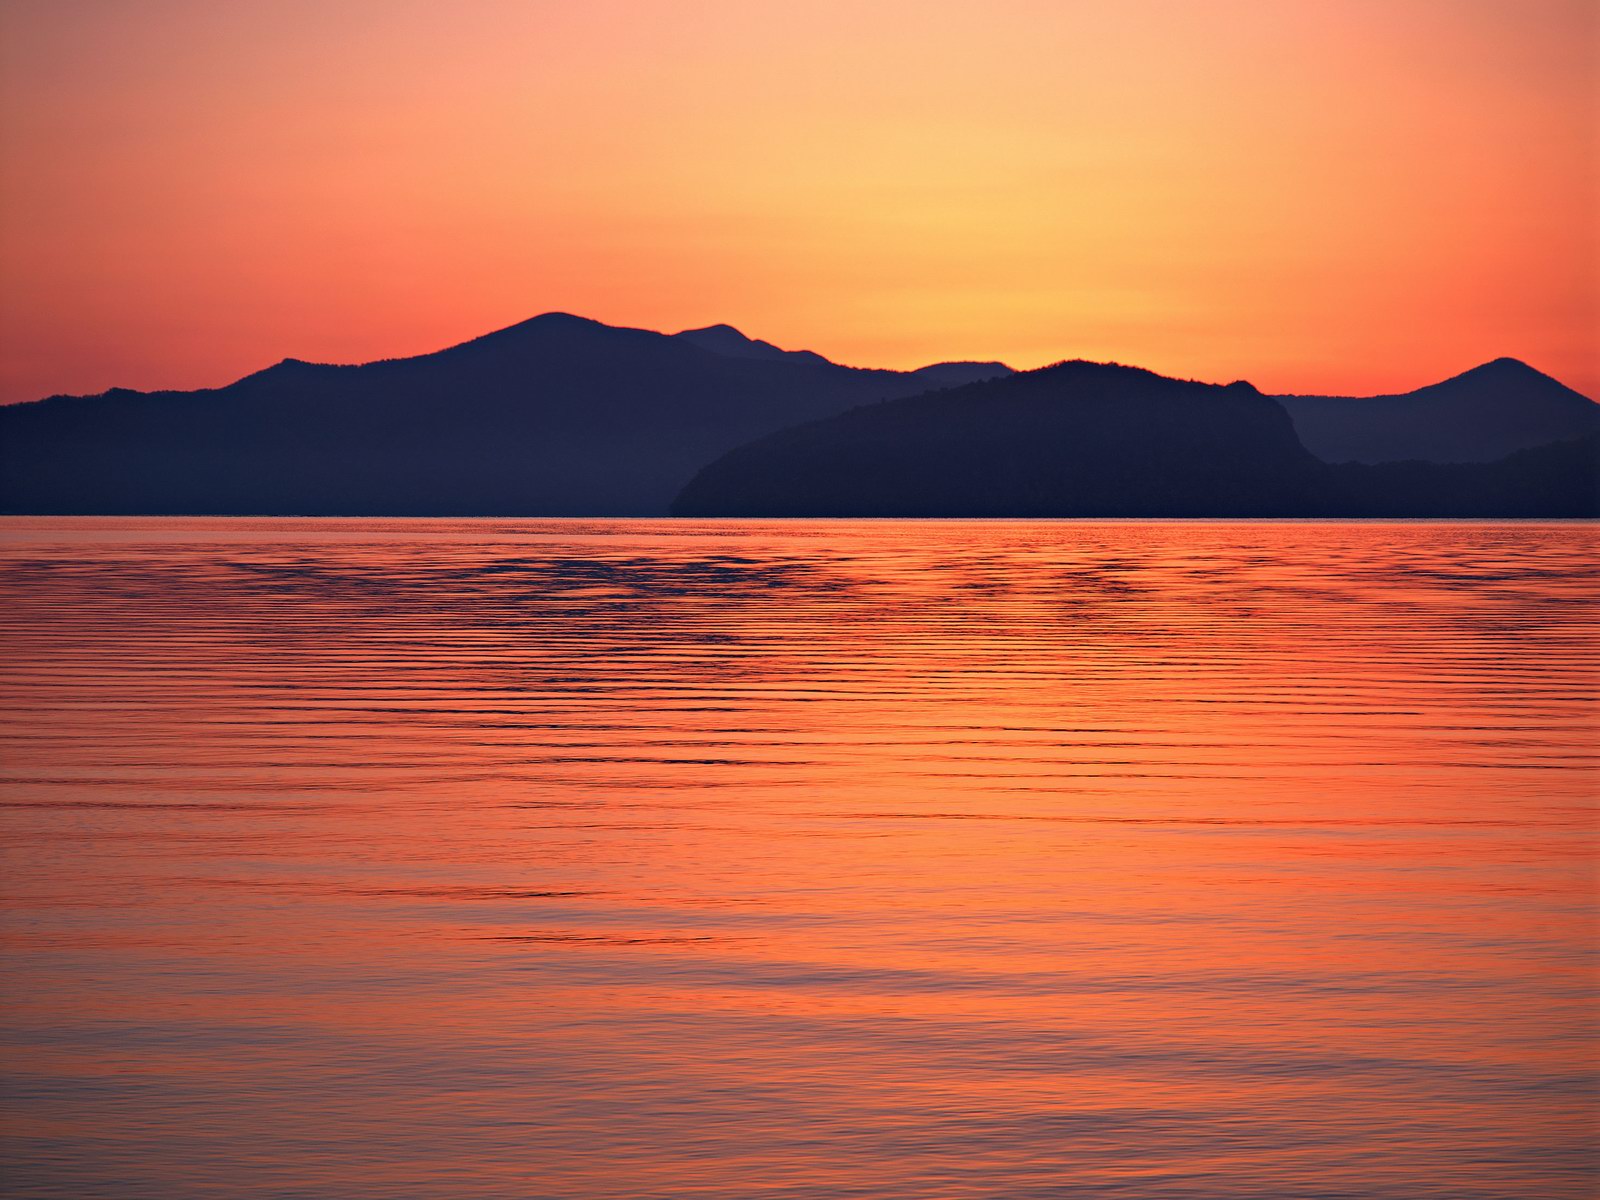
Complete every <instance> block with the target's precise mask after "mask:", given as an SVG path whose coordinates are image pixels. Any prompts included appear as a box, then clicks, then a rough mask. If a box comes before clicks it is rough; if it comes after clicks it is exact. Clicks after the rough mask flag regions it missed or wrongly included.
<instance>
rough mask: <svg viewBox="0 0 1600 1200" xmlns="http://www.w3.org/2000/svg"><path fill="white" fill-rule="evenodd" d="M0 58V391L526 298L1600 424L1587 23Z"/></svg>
mask: <svg viewBox="0 0 1600 1200" xmlns="http://www.w3.org/2000/svg"><path fill="white" fill-rule="evenodd" d="M1313 8H1314V11H1313V10H1312V9H1313ZM0 35H3V36H0V166H3V168H4V169H3V171H0V214H3V215H0V280H3V283H0V400H4V401H17V400H29V399H36V398H38V397H41V396H44V395H48V394H51V393H56V392H100V391H104V390H105V389H107V388H109V387H112V386H122V387H132V388H139V389H155V388H193V387H205V386H217V385H221V384H225V383H228V382H231V381H232V380H234V379H237V378H239V377H241V376H243V375H245V374H248V373H250V372H251V371H253V370H257V369H260V368H261V367H264V366H266V365H269V364H270V363H272V362H276V361H278V360H280V359H282V358H285V357H295V358H302V359H308V360H314V361H329V362H365V361H371V360H374V359H380V358H395V357H409V356H412V355H415V354H421V353H427V352H429V351H432V350H437V349H440V348H442V347H444V346H447V345H451V344H455V343H458V342H461V341H466V340H469V339H470V338H473V337H476V336H480V335H482V334H484V333H487V332H489V331H491V330H494V329H498V328H503V327H505V326H508V325H513V324H516V323H518V322H519V321H522V320H525V319H527V318H529V317H532V316H534V315H537V314H539V313H542V312H546V311H566V312H572V313H576V314H578V315H581V316H585V317H590V318H593V319H596V320H600V321H604V322H605V323H607V324H612V325H624V326H633V327H639V328H647V329H658V330H661V331H663V332H669V333H670V332H673V331H675V330H679V329H685V328H693V327H698V326H704V325H710V324H717V323H727V324H731V325H733V326H735V327H737V328H738V329H740V330H742V331H743V332H744V333H746V334H747V335H749V336H752V337H759V338H763V339H765V340H767V341H771V342H773V343H775V344H777V345H780V346H783V347H784V348H786V349H809V350H814V351H816V352H818V353H820V354H823V355H825V356H827V357H828V358H830V359H833V360H835V361H837V362H842V363H847V364H850V365H859V366H872V367H898V368H909V367H916V366H922V365H925V364H927V363H930V362H935V361H940V360H952V359H978V360H1000V361H1004V362H1007V363H1009V364H1010V365H1011V366H1013V367H1018V368H1024V369H1025V368H1029V367H1036V366H1040V365H1043V364H1045V363H1047V362H1053V361H1058V360H1060V359H1063V358H1079V357H1081V358H1089V359H1097V360H1114V361H1120V362H1126V363H1131V364H1134V365H1138V366H1142V367H1147V368H1149V369H1152V370H1156V371H1160V372H1162V373H1163V374H1170V375H1176V376H1181V377H1185V378H1197V379H1208V380H1214V381H1218V382H1226V381H1229V380H1232V379H1238V378H1244V379H1249V380H1250V381H1251V382H1253V383H1255V384H1256V385H1257V386H1258V387H1260V388H1261V389H1262V390H1263V391H1267V392H1274V393H1288V392H1301V393H1333V394H1378V393H1391V392H1404V391H1408V390H1411V389H1412V388H1415V387H1418V386H1421V385H1424V384H1428V383H1433V382H1437V381H1439V380H1441V379H1444V378H1447V377H1449V376H1453V375H1456V374H1459V373H1460V372H1462V371H1464V370H1467V369H1469V368H1470V367H1473V366H1476V365H1478V364H1480V363H1482V362H1486V361H1489V360H1491V359H1494V358H1497V357H1501V356H1509V357H1514V358H1518V359H1521V360H1523V361H1525V362H1528V363H1529V364H1530V365H1532V366H1534V367H1536V368H1538V369H1539V370H1541V371H1544V372H1546V373H1548V374H1550V375H1553V376H1555V377H1556V378H1558V379H1560V380H1561V381H1562V382H1564V383H1566V384H1568V385H1569V386H1571V387H1574V388H1576V389H1578V390H1579V391H1581V392H1584V393H1585V394H1587V395H1590V396H1600V335H1597V333H1596V330H1597V329H1600V280H1597V276H1600V231H1597V224H1600V223H1597V221H1596V219H1595V216H1594V214H1595V212H1597V211H1600V165H1597V161H1596V160H1597V157H1600V156H1597V154H1596V151H1595V124H1596V120H1595V116H1594V113H1595V111H1596V110H1595V99H1596V92H1597V82H1600V71H1597V67H1596V62H1595V54H1594V46H1595V45H1596V44H1597V37H1600V14H1597V10H1596V9H1595V8H1594V7H1593V6H1592V5H1590V4H1588V3H1582V2H1572V0H1538V2H1534V3H1522V4H1509V3H1497V2H1495V0H1418V2H1416V3H1410V4H1407V5H1404V6H1396V5H1392V4H1384V3H1378V2H1377V0H1345V2H1343V3H1339V4H1326V5H1317V6H1284V5H1274V4H1269V3H1264V2H1260V0H1214V2H1208V3H1198V2H1196V0H1176V2H1172V3H1156V2H1155V0H1142V2H1135V3H1122V4H1117V5H1111V4H1075V5H1064V4H1058V3H1044V2H1041V0H1006V2H1004V3H999V4H995V5H989V6H985V7H984V8H983V9H982V10H981V11H980V10H978V9H976V8H974V7H971V6H965V5H958V4H955V3H950V2H942V3H929V2H924V3H917V4H912V3H908V2H905V0H886V2H883V3H878V4H874V5H872V6H870V8H868V9H867V11H858V10H857V9H856V8H853V7H852V6H850V5H847V4H844V3H840V2H838V0H817V2H815V3H809V4H804V5H792V6H778V5H759V6H756V5H744V4H738V3H732V2H730V0H697V2H694V3H683V4H674V5H671V6H668V5H657V4H648V3H623V2H620V0H600V2H596V3H586V4H583V5H575V4H573V5H560V4H522V3H514V2H511V0H477V2H475V3H467V4H463V5H460V6H455V7H452V8H451V9H449V10H446V9H445V8H444V7H443V6H439V5H429V4H422V3H377V2H374V0H359V2H357V0H351V2H347V3H342V4H338V5H334V6H326V5H321V6H319V5H312V4H308V3H299V4H284V5H277V6H273V7H272V8H271V10H270V11H269V10H267V9H266V8H265V7H264V6H263V7H262V8H259V9H257V8H254V7H252V8H250V9H246V8H244V7H243V6H207V5H204V4H201V3H198V2H196V0H158V2H153V3H149V4H144V5H141V6H139V7H138V9H137V10H135V9H134V8H133V7H132V6H113V5H101V4H94V3H55V4H44V3H33V4H29V3H23V4H15V5H12V6H9V7H8V8H7V9H5V10H4V11H3V12H0Z"/></svg>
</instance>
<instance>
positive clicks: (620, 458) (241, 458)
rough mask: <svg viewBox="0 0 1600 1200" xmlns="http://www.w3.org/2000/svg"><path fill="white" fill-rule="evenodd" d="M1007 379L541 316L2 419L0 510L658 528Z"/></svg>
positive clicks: (72, 401) (708, 332)
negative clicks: (342, 360)
mask: <svg viewBox="0 0 1600 1200" xmlns="http://www.w3.org/2000/svg"><path fill="white" fill-rule="evenodd" d="M1009 371H1010V368H1008V367H1006V366H1004V365H1002V364H999V363H940V364H936V365H934V366H931V367H925V368H923V369H922V370H920V371H880V370H863V369H859V368H855V367H846V366H840V365H838V364H836V363H832V362H829V361H828V360H827V359H825V358H823V357H822V356H821V355H818V354H812V353H809V352H806V351H798V352H793V353H791V352H786V351H783V350H779V349H778V348H777V347H775V346H772V345H770V344H768V343H766V342H759V341H754V340H752V339H749V338H746V337H744V336H743V335H742V334H740V333H739V332H738V331H737V330H735V329H732V328H731V327H729V326H726V325H719V326H712V327H711V328H708V329H695V330H686V331H684V332H683V333H680V334H676V335H667V334H661V333H654V332H651V331H648V330H643V329H622V328H616V327H613V326H608V325H602V324H601V323H600V322H598V321H591V320H587V319H584V318H582V317H575V316H570V315H567V314H565V313H547V314H545V315H544V316H540V317H535V318H533V319H532V320H530V321H524V322H523V323H521V324H519V325H513V326H511V327H510V328H508V329H502V330H499V331H498V332H495V333H491V334H488V335H486V336H484V337H480V338H477V339H474V340H473V341H470V342H466V343H464V344H462V345H459V346H454V347H451V348H449V349H446V350H441V351H439V352H438V353H435V354H425V355H422V356H420V357H416V358H406V359H394V360H389V361H384V362H375V363H368V364H366V365H364V366H329V365H324V364H320V363H308V362H300V361H298V360H296V359H285V360H284V361H283V362H280V363H278V364H277V365H276V366H273V367H269V368H267V369H266V370H264V371H259V372H257V373H255V374H253V375H248V376H246V377H245V378H243V379H241V380H239V381H238V382H236V383H232V384H229V385H228V386H227V387H222V388H215V389H206V390H201V391H193V392H131V391H125V390H122V389H113V390H112V391H109V392H105V393H103V394H101V395H98V396H52V397H50V398H49V399H46V400H41V401H38V402H35V403H31V404H18V405H10V406H6V407H0V510H3V511H6V512H37V513H102V514H115V513H218V514H223V513H251V514H300V515H313V516H314V515H335V514H342V515H365V514H372V515H395V516H407V515H417V516H447V515H528V516H634V515H652V514H661V513H665V512H666V511H667V507H668V505H669V504H670V503H671V501H672V498H673V497H674V496H675V495H676V494H677V492H678V490H679V489H680V488H681V487H682V486H683V484H684V482H685V481H686V480H687V479H688V478H689V477H690V476H691V475H693V474H694V472H695V470H696V469H697V468H699V467H700V466H702V465H704V464H705V463H707V462H709V461H710V460H711V459H713V458H715V457H717V456H718V455H719V454H721V453H723V452H724V451H727V450H730V449H732V448H734V447H735V446H738V445H740V444H741V443H743V442H746V441H748V440H750V439H752V438H756V437H759V436H761V435H762V434H765V433H770V432H773V431H775V430H778V429H781V428H784V427H785V426H788V425H792V424H795V423H796V422H800V421H809V420H814V419H816V418H818V417H825V416H829V415H831V414H833V413H837V412H841V411H843V410H845V409H848V408H851V407H854V406H856V405H860V404H865V403H870V402H872V401H876V400H883V399H886V398H889V397H894V396H905V395H911V394H914V393H917V392H923V391H926V390H928V389H929V388H931V387H941V386H946V385H948V384H950V383H952V382H967V381H970V380H974V379H982V378H986V377H989V376H992V375H997V374H1007V373H1009Z"/></svg>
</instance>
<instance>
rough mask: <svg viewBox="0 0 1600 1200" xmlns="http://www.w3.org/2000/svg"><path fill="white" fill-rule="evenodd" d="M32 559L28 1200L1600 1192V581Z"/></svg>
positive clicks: (1538, 574)
mask: <svg viewBox="0 0 1600 1200" xmlns="http://www.w3.org/2000/svg"><path fill="white" fill-rule="evenodd" d="M0 531H3V535H4V540H3V544H0V642H3V646H0V649H3V666H0V672H3V679H0V714H3V722H4V723H3V728H0V765H3V777H0V782H3V803H4V807H3V808H0V820H3V826H4V829H3V831H4V835H5V844H6V850H5V868H6V870H5V875H4V881H3V888H4V892H5V900H6V917H5V925H4V935H5V964H4V965H5V973H4V981H3V987H4V992H5V997H4V998H5V1012H4V1016H3V1018H0V1060H3V1073H4V1080H3V1108H4V1130H5V1143H6V1144H5V1151H6V1154H5V1159H6V1164H7V1165H6V1166H5V1168H4V1171H5V1194H7V1195H8V1196H16V1197H71V1198H88V1197H119V1198H127V1197H132V1198H146V1197H149V1198H153V1200H189V1198H192V1197H205V1198H212V1197H215V1198H218V1200H221V1198H229V1200H232V1198H236V1197H238V1198H245V1200H261V1198H268V1197H270V1198H273V1200H291V1198H292V1200H301V1198H303V1200H370V1198H378V1197H383V1198H406V1200H490V1198H493V1200H524V1198H532V1197H539V1198H559V1200H568V1198H571V1200H596V1198H598V1200H609V1198H619V1200H621V1198H626V1200H657V1198H658V1200H677V1198H680V1197H694V1198H697V1200H746V1198H756V1200H802V1198H803V1200H812V1198H818V1200H821V1198H834V1197H843V1198H851V1197H886V1198H888V1197H893V1198H896V1200H900V1198H904V1200H944V1198H950V1197H964V1198H965V1197H997V1198H999V1197H1004V1198H1007V1200H1013V1198H1015V1200H1037V1198H1043V1197H1086V1198H1088V1197H1115V1198H1130V1200H1135V1198H1136V1200H1145V1198H1151V1200H1175V1198H1183V1200H1257V1198H1259V1200H1291V1198H1292V1200H1303V1198H1310V1197H1328V1198H1332V1197H1362V1198H1365V1197H1377V1198H1388V1197H1394V1198H1397V1200H1398V1198H1405V1200H1417V1198H1424V1197H1427V1198H1431V1197H1437V1198H1439V1200H1478V1198H1489V1197H1493V1198H1495V1200H1530V1198H1547V1197H1579V1196H1588V1195H1590V1194H1591V1193H1592V1191H1593V1189H1594V1187H1595V1183H1596V1175H1595V1167H1596V1161H1595V1157H1594V1151H1593V1149H1592V1143H1593V1136H1594V1117H1593V1113H1594V1108H1593V1104H1594V1100H1595V1097H1596V1079H1595V1069H1594V1068H1595V1037H1594V1035H1595V1018H1594V1011H1595V1010H1594V1007H1593V1004H1594V1001H1595V995H1596V993H1595V983H1596V976H1595V863H1596V858H1595V853H1596V846H1595V840H1596V821H1595V808H1596V801H1597V783H1600V772H1597V763H1596V743H1597V733H1600V729H1597V711H1600V710H1597V707H1596V701H1595V685H1596V680H1597V639H1596V637H1595V634H1596V624H1597V609H1596V606H1595V603H1594V601H1595V590H1594V582H1593V576H1592V565H1593V562H1594V558H1595V550H1596V539H1595V531H1594V529H1593V527H1592V526H1583V525H1577V524H1548V525H1546V524H1530V523H1505V524H1495V523H1478V524H1456V523H1337V522H1334V523H1299V522H1292V523H1272V522H1262V523H1250V522H1240V523H1209V522H1149V521H1144V522H1097V523H1087V522H959V521H929V522H917V521H911V522H767V523H762V522H751V523H742V522H727V523H692V522H673V521H655V522H629V521H597V522H581V521H299V520H191V519H166V520H118V521H114V520H94V519H10V520H7V521H5V522H4V523H3V525H0Z"/></svg>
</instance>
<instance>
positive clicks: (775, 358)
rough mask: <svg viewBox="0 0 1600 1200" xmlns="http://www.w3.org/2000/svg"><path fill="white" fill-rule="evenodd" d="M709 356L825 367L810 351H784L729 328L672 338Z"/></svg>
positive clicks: (711, 328) (716, 327)
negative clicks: (813, 364)
mask: <svg viewBox="0 0 1600 1200" xmlns="http://www.w3.org/2000/svg"><path fill="white" fill-rule="evenodd" d="M672 336H673V337H675V338H677V339H678V340H679V341H684V342H688V343H689V344H690V345H691V346H698V347H700V349H702V350H709V351H710V352H711V353H712V354H720V355H722V357H724V358H754V359H762V360H765V361H768V362H809V363H826V362H827V361H828V360H827V359H826V358H823V357H822V355H820V354H816V353H813V352H812V351H810V350H783V349H780V348H779V347H777V346H774V345H773V344H772V343H771V342H764V341H762V340H761V339H760V338H753V337H749V336H747V335H746V334H744V333H741V332H740V331H739V330H737V329H735V328H734V327H733V326H732V325H707V326H705V327H703V328H701V329H684V330H681V331H680V332H678V333H675V334H673V335H672Z"/></svg>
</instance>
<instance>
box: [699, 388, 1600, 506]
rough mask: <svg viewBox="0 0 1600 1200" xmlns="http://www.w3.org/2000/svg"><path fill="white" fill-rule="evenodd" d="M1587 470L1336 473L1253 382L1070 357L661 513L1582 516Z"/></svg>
mask: <svg viewBox="0 0 1600 1200" xmlns="http://www.w3.org/2000/svg"><path fill="white" fill-rule="evenodd" d="M1585 403H1589V402H1588V401H1585ZM1591 407H1593V406H1592V405H1591ZM1597 465H1600V435H1596V434H1594V433H1588V434H1586V435H1584V436H1580V437H1577V438H1574V439H1570V440H1564V441H1559V442H1554V443H1550V444H1547V445H1543V446H1539V447H1535V448H1531V449H1524V450H1520V451H1518V452H1516V453H1513V454H1511V455H1508V456H1506V457H1504V458H1500V459H1497V460H1495V461H1493V462H1489V463H1460V462H1453V463H1443V462H1422V461H1415V460H1412V461H1406V462H1393V463H1383V464H1380V465H1368V464H1363V463H1359V462H1354V461H1351V462H1344V463H1338V464H1334V463H1329V462H1327V461H1325V460H1324V459H1321V458H1319V457H1317V456H1316V455H1314V454H1312V453H1311V451H1310V450H1308V449H1307V448H1306V446H1305V444H1304V441H1303V439H1302V437H1301V436H1300V435H1299V433H1298V431H1297V427H1296V422H1295V421H1294V420H1293V419H1292V418H1291V417H1290V414H1289V410H1288V409H1287V408H1286V407H1285V406H1284V405H1283V404H1282V403H1280V402H1279V401H1278V400H1277V399H1276V398H1274V397H1271V396H1265V395H1262V394H1261V393H1260V392H1258V391H1257V390H1256V389H1255V388H1254V387H1252V386H1251V385H1250V384H1248V383H1244V382H1237V383H1230V384H1227V385H1225V386H1223V385H1217V384H1209V383H1196V382H1192V381H1188V380H1179V379H1169V378H1166V377H1164V376H1161V375H1157V374H1155V373H1153V372H1151V371H1144V370H1140V369H1138V368H1136V367H1125V366H1120V365H1117V364H1114V363H1091V362H1065V363H1058V364H1057V365H1055V366H1052V367H1045V368H1042V369H1040V370H1037V371H1025V372H1019V373H1016V374H1013V375H1011V376H1008V377H1005V378H1001V379H995V380H990V381H986V382H980V383H974V384H970V385H968V386H965V387H960V388H955V389H951V390H947V391H943V392H937V393H932V394H929V395H923V396H916V397H910V398H903V399H898V400H892V401H885V402H883V403H880V404H872V405H865V406H862V407H859V408H855V409H852V410H850V411H848V412H845V413H841V414H838V415H836V416H833V417H829V418H827V419H825V420H821V421H814V422H808V423H806V424H804V425H799V426H795V427H793V428H790V429H785V430H780V431H779V432H777V433H774V434H770V435H768V436H767V437H765V438H761V439H759V440H757V441H754V442H751V443H749V444H747V445H745V446H741V447H740V448H738V449H737V450H734V451H732V452H730V453H729V454H726V455H724V456H722V457H721V458H719V459H717V460H716V461H715V462H713V463H710V464H708V465H707V466H706V467H705V468H703V469H702V470H701V471H700V472H698V473H697V474H696V475H695V477H694V479H692V480H691V481H690V482H689V483H688V485H687V486H686V487H685V488H684V490H683V492H682V493H681V494H680V495H679V497H678V499H677V501H676V502H675V504H674V506H673V512H674V513H675V514H677V515H679V516H691V517H700V516H733V517H802V516H819V517H846V516H886V517H1063V516H1076V517H1313V516H1327V517H1349V516H1363V517H1373V516H1393V517H1442V516H1459V517H1468V516H1482V517H1488V516H1502V517H1512V516H1516V517H1573V516H1594V515H1597V513H1600V492H1597V486H1596V476H1597V472H1596V467H1597Z"/></svg>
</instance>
